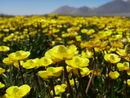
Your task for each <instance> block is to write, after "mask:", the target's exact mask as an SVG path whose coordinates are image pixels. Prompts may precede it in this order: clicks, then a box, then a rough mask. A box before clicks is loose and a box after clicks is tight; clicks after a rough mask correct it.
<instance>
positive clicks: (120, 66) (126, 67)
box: [117, 62, 129, 71]
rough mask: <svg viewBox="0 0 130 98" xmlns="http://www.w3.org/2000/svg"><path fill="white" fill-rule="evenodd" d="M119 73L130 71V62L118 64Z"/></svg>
mask: <svg viewBox="0 0 130 98" xmlns="http://www.w3.org/2000/svg"><path fill="white" fill-rule="evenodd" d="M117 68H118V69H119V71H123V70H129V62H123V63H117Z"/></svg>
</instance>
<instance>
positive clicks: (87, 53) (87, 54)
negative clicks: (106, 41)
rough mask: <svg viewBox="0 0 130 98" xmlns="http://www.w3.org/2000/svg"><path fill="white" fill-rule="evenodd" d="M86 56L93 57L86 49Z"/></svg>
mask: <svg viewBox="0 0 130 98" xmlns="http://www.w3.org/2000/svg"><path fill="white" fill-rule="evenodd" d="M86 56H87V58H92V57H93V52H92V51H90V50H86Z"/></svg>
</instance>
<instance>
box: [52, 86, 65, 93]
mask: <svg viewBox="0 0 130 98" xmlns="http://www.w3.org/2000/svg"><path fill="white" fill-rule="evenodd" d="M66 87H67V85H66V84H61V85H56V86H55V87H54V90H55V94H56V95H60V94H62V93H64V92H65V90H66ZM51 93H52V94H53V92H52V91H51Z"/></svg>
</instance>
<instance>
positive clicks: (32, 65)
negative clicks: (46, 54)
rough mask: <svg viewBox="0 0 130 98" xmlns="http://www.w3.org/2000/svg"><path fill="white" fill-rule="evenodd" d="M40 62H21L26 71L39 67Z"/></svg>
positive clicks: (34, 60)
mask: <svg viewBox="0 0 130 98" xmlns="http://www.w3.org/2000/svg"><path fill="white" fill-rule="evenodd" d="M39 65H40V62H39V59H38V58H35V59H29V60H27V61H26V62H21V66H22V67H23V68H25V69H32V68H35V67H39Z"/></svg>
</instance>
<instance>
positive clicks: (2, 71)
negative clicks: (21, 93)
mask: <svg viewBox="0 0 130 98" xmlns="http://www.w3.org/2000/svg"><path fill="white" fill-rule="evenodd" d="M4 72H5V69H3V68H1V67H0V75H1V74H3V73H4Z"/></svg>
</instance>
